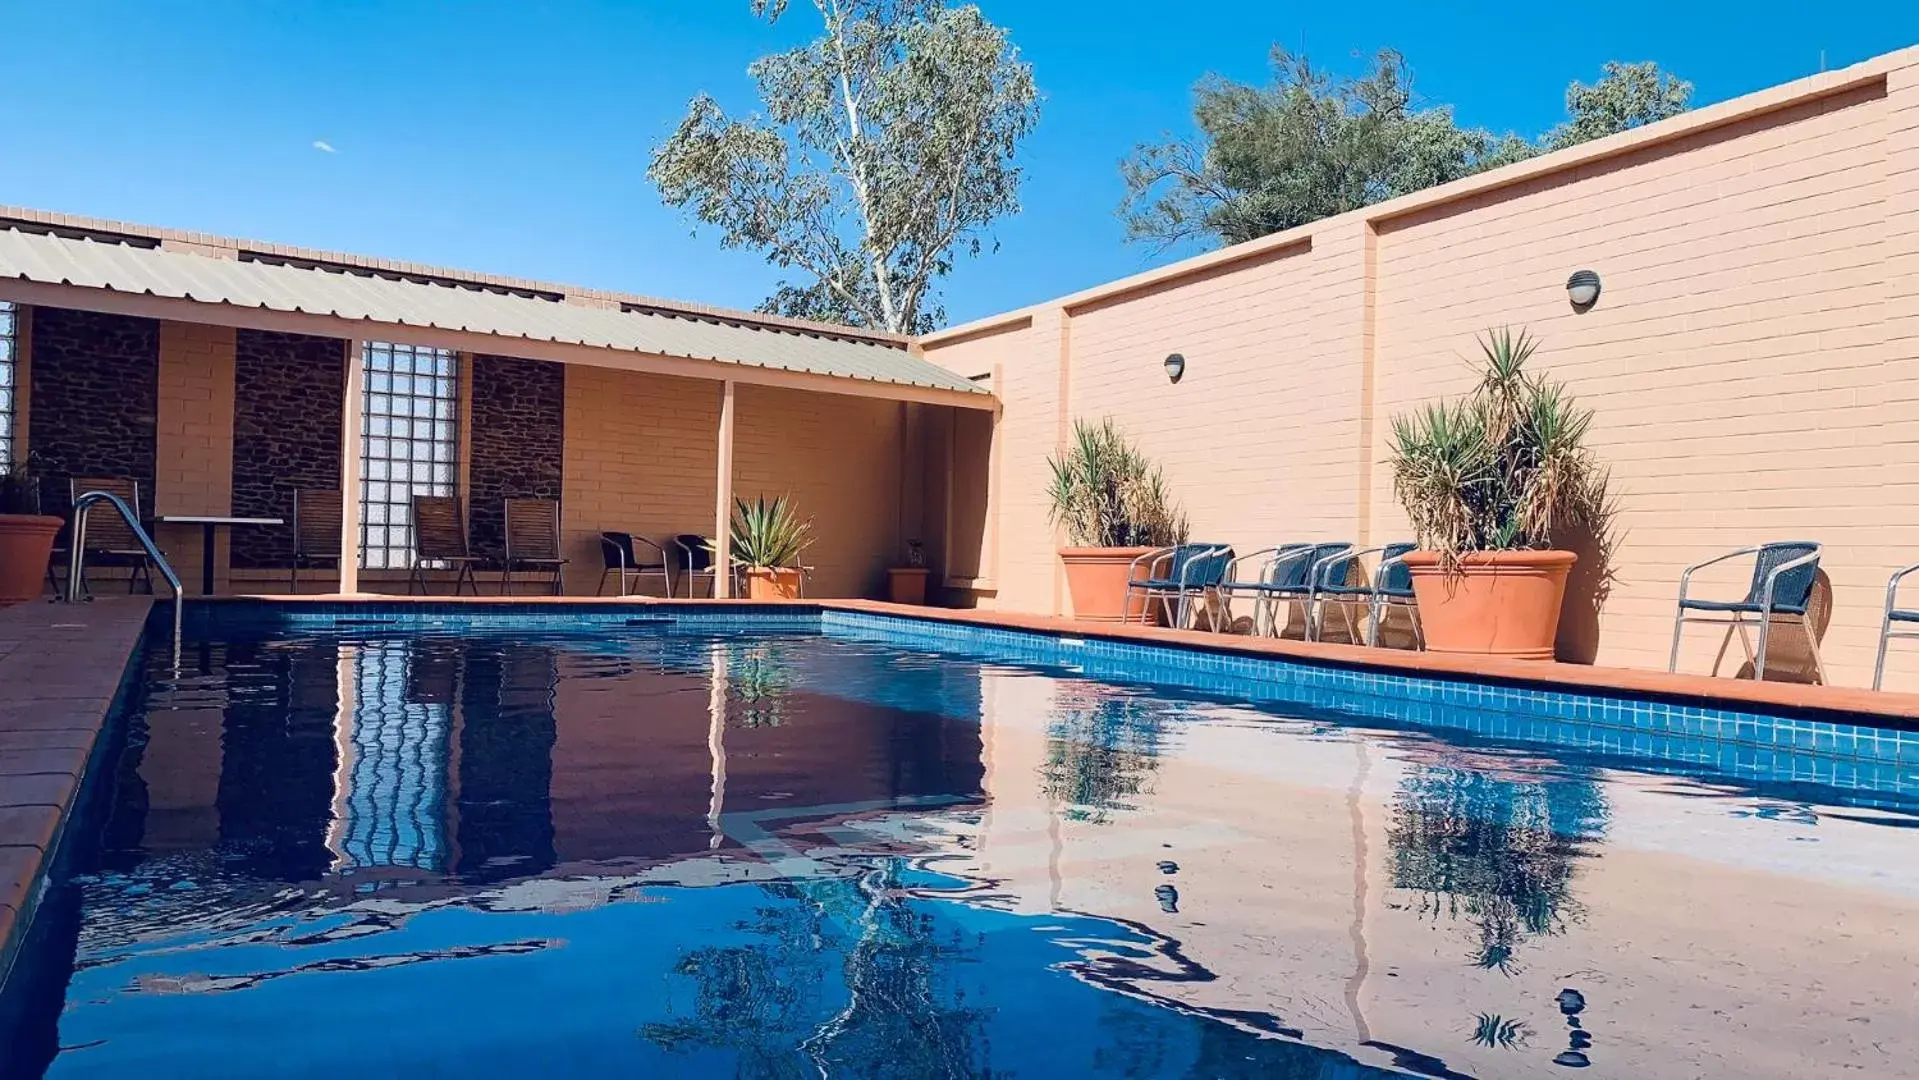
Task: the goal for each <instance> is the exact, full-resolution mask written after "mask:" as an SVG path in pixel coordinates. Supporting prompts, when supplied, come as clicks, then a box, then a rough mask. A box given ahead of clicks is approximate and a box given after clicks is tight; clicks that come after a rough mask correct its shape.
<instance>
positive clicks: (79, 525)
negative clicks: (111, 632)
mask: <svg viewBox="0 0 1919 1080" xmlns="http://www.w3.org/2000/svg"><path fill="white" fill-rule="evenodd" d="M98 502H107V503H112V504H113V508H114V509H115V510H118V511H120V516H121V517H122V518H125V519H126V522H127V528H129V529H132V530H133V535H134V537H135V538H136V539H138V540H139V541H140V546H141V547H143V548H146V549H147V558H149V559H151V560H153V565H155V566H157V567H159V568H160V575H161V576H162V577H164V578H166V579H167V585H168V587H170V588H171V589H172V590H173V655H174V660H175V666H176V667H177V666H178V662H179V656H180V607H181V594H180V575H179V574H176V573H174V572H173V564H172V563H170V562H168V561H167V557H166V556H165V555H162V554H160V549H159V547H157V546H156V545H155V544H154V542H153V537H151V536H148V535H147V531H146V530H145V529H143V528H141V527H140V521H139V519H138V518H137V517H135V516H134V513H133V510H132V509H131V508H129V507H128V506H127V504H126V501H125V500H124V499H122V498H120V496H118V495H115V494H113V493H112V492H110V491H89V492H87V493H86V494H84V495H82V496H80V497H79V498H77V499H75V500H73V536H72V538H71V541H70V542H71V543H72V545H73V555H72V557H71V558H70V560H69V561H68V563H67V603H69V604H76V603H79V602H80V587H81V585H82V584H83V583H84V582H85V581H86V561H87V515H88V514H89V513H91V512H92V510H93V504H94V503H98Z"/></svg>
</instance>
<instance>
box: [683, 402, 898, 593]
mask: <svg viewBox="0 0 1919 1080" xmlns="http://www.w3.org/2000/svg"><path fill="white" fill-rule="evenodd" d="M734 407H735V409H736V410H737V412H736V414H735V417H734V423H735V425H736V427H735V434H734V447H733V490H734V492H735V493H736V494H738V495H739V496H740V497H741V498H745V499H752V498H756V497H758V496H761V495H765V496H767V497H769V498H770V497H773V496H778V495H788V496H790V497H791V501H792V504H793V506H794V508H795V509H796V510H797V511H798V512H799V514H800V515H801V516H803V517H808V518H811V519H812V520H813V546H812V547H811V548H809V549H807V552H806V554H805V556H803V562H804V563H805V564H806V565H807V566H811V567H812V568H813V576H812V579H811V580H810V581H808V582H807V595H809V596H863V597H879V596H884V595H885V591H886V569H887V567H889V566H900V565H904V563H905V561H906V550H905V548H906V544H905V541H906V537H905V536H904V535H903V532H904V531H905V524H906V523H904V522H902V521H901V501H900V494H901V481H902V476H901V469H902V466H903V462H904V460H905V456H906V454H905V445H904V436H905V423H904V420H905V412H904V410H905V406H903V405H901V404H900V403H899V402H897V401H884V400H881V399H879V398H863V397H842V396H839V395H833V394H815V393H809V392H807V391H802V390H783V389H778V388H774V387H767V386H741V387H739V389H738V398H737V399H736V401H735V404H734ZM710 501H711V500H710V498H709V503H710ZM912 527H913V529H914V530H915V531H917V528H918V523H917V522H915V523H913V526H912ZM701 531H707V530H701Z"/></svg>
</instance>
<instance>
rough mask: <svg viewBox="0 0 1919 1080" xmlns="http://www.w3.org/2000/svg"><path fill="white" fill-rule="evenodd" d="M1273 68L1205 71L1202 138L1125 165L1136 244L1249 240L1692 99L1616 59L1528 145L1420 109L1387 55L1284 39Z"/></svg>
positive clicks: (1396, 62) (1403, 71)
mask: <svg viewBox="0 0 1919 1080" xmlns="http://www.w3.org/2000/svg"><path fill="white" fill-rule="evenodd" d="M1272 66H1273V79H1272V81H1271V82H1270V83H1269V84H1267V85H1265V86H1253V85H1249V84H1246V83H1239V82H1234V81H1232V80H1230V79H1225V78H1221V77H1219V76H1216V75H1215V76H1208V77H1207V78H1205V79H1202V80H1201V81H1200V83H1199V85H1198V86H1197V87H1195V89H1194V96H1195V102H1194V108H1193V119H1194V122H1195V124H1196V126H1197V127H1198V129H1199V132H1198V135H1197V136H1195V137H1192V138H1168V139H1166V140H1164V141H1162V142H1159V143H1152V144H1145V145H1142V146H1140V147H1138V148H1137V149H1136V150H1135V151H1134V153H1133V155H1132V156H1131V157H1130V158H1128V159H1127V160H1126V161H1125V162H1124V163H1123V164H1122V165H1121V167H1120V168H1121V176H1122V178H1123V179H1124V180H1125V183H1126V201H1125V203H1124V205H1123V206H1122V207H1121V210H1120V216H1121V217H1122V218H1123V219H1124V220H1125V222H1126V231H1127V238H1128V239H1130V240H1136V241H1146V242H1148V243H1152V244H1154V245H1157V246H1159V247H1162V248H1164V247H1168V246H1172V245H1175V244H1180V243H1185V242H1191V241H1199V242H1202V243H1212V242H1221V243H1226V244H1236V243H1240V242H1242V241H1246V240H1251V239H1254V238H1255V237H1260V236H1265V235H1267V234H1268V233H1274V232H1279V231H1281V230H1284V229H1290V228H1294V227H1296V226H1299V225H1303V224H1305V223H1307V222H1309V221H1316V220H1318V219H1320V218H1323V217H1331V216H1332V215H1334V214H1341V213H1345V212H1347V211H1349V210H1357V209H1359V208H1360V207H1363V206H1370V205H1372V204H1374V203H1378V202H1383V201H1385V200H1387V199H1391V198H1395V197H1397V196H1400V195H1404V194H1407V193H1409V192H1413V191H1418V190H1420V189H1422V188H1428V187H1432V186H1434V185H1436V184H1443V183H1446V182H1448V181H1450V180H1457V179H1459V178H1461V177H1464V176H1468V175H1471V174H1473V173H1475V172H1479V171H1482V170H1485V169H1490V168H1495V167H1497V166H1500V165H1506V164H1510V163H1512V162H1515V161H1523V160H1525V159H1526V158H1528V157H1531V156H1533V155H1534V154H1537V153H1541V152H1544V151H1546V150H1556V149H1561V148H1563V147H1566V146H1571V145H1573V144H1575V143H1579V142H1584V141H1586V140H1587V139H1594V138H1599V137H1600V136H1602V135H1610V134H1612V133H1614V132H1616V131H1624V130H1626V129H1627V128H1631V127H1637V126H1638V125H1640V124H1646V123H1651V122H1652V121H1654V120H1661V119H1664V118H1665V117H1668V116H1671V115H1673V114H1675V113H1678V112H1681V111H1684V109H1685V108H1686V106H1687V103H1688V102H1689V101H1690V100H1691V95H1692V86H1691V84H1689V83H1686V82H1683V81H1680V80H1677V79H1674V78H1673V77H1671V76H1670V75H1667V74H1665V73H1663V72H1661V71H1660V70H1659V68H1658V66H1657V65H1655V64H1651V63H1645V64H1618V63H1609V64H1607V65H1606V68H1605V75H1604V77H1603V78H1601V79H1600V80H1599V81H1598V82H1597V83H1594V84H1593V85H1591V86H1587V85H1585V84H1583V83H1577V82H1576V83H1574V84H1572V86H1571V87H1570V88H1569V89H1568V90H1567V92H1566V108H1567V114H1568V119H1567V121H1566V123H1564V124H1562V125H1560V126H1559V127H1557V128H1554V129H1553V130H1552V131H1551V132H1549V133H1548V134H1547V135H1545V136H1544V137H1542V138H1541V139H1540V140H1538V141H1531V140H1528V139H1525V138H1522V137H1520V136H1519V135H1516V134H1513V133H1510V132H1509V133H1505V134H1497V133H1494V132H1491V131H1488V130H1485V129H1483V128H1472V127H1462V126H1461V125H1460V124H1459V123H1458V122H1457V121H1456V120H1455V119H1454V117H1453V111H1452V108H1451V106H1447V105H1428V104H1426V103H1424V102H1423V101H1422V100H1421V99H1420V98H1419V96H1418V95H1417V94H1416V93H1415V92H1414V90H1413V78H1412V71H1411V69H1410V68H1409V67H1408V66H1407V64H1406V60H1405V58H1404V57H1402V56H1401V55H1400V54H1399V53H1397V52H1394V51H1393V50H1390V49H1388V50H1385V51H1382V52H1380V53H1379V54H1378V55H1377V56H1375V57H1373V59H1372V62H1371V65H1370V67H1369V68H1368V69H1367V71H1366V72H1365V74H1363V75H1360V76H1358V77H1347V76H1337V75H1332V74H1329V73H1327V72H1325V71H1322V70H1320V69H1318V68H1315V67H1314V66H1313V65H1312V64H1311V62H1310V61H1308V60H1307V59H1306V58H1305V57H1304V56H1297V55H1294V54H1293V53H1290V52H1288V51H1286V50H1285V49H1283V48H1278V47H1275V48H1274V49H1273V52H1272Z"/></svg>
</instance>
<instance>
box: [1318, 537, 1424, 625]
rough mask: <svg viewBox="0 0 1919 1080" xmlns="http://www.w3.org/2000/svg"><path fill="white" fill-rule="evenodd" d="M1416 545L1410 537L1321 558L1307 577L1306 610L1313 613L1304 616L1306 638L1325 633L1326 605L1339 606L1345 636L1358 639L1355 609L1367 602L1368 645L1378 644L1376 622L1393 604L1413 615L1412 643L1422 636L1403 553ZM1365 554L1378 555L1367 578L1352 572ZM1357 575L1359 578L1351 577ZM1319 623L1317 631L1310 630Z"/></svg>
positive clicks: (1411, 582)
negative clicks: (1317, 568)
mask: <svg viewBox="0 0 1919 1080" xmlns="http://www.w3.org/2000/svg"><path fill="white" fill-rule="evenodd" d="M1418 547H1419V545H1417V544H1414V543H1411V542H1410V541H1404V540H1402V541H1398V542H1395V543H1391V544H1384V545H1381V546H1379V547H1370V548H1363V549H1361V550H1359V551H1348V552H1343V553H1340V554H1337V555H1334V556H1331V557H1330V558H1329V559H1328V560H1326V561H1325V562H1324V565H1323V567H1322V569H1321V571H1320V572H1319V573H1317V574H1314V575H1312V576H1311V578H1310V579H1309V582H1308V584H1309V585H1312V586H1314V589H1313V596H1312V598H1311V600H1310V603H1311V604H1312V605H1313V607H1309V609H1308V612H1309V614H1310V615H1311V616H1312V617H1311V618H1309V619H1308V620H1307V627H1308V632H1309V634H1310V637H1309V640H1317V638H1318V636H1319V634H1321V633H1324V630H1325V623H1326V615H1325V605H1326V604H1329V603H1331V604H1335V605H1337V606H1338V608H1339V611H1340V614H1341V616H1342V617H1343V619H1344V621H1345V623H1346V632H1347V636H1348V637H1349V638H1350V639H1351V640H1352V642H1353V643H1354V644H1358V643H1359V641H1360V629H1359V622H1358V619H1357V617H1356V615H1355V609H1356V608H1357V607H1358V605H1360V604H1362V603H1363V604H1365V605H1366V612H1367V628H1366V632H1365V642H1366V644H1368V645H1377V644H1379V622H1380V613H1381V609H1382V608H1384V607H1387V606H1390V605H1393V604H1399V605H1403V606H1405V607H1406V608H1407V609H1408V610H1409V611H1412V612H1414V615H1413V638H1414V641H1415V643H1419V642H1420V641H1421V640H1422V637H1421V633H1420V629H1419V617H1418V614H1417V611H1418V609H1417V607H1416V606H1415V605H1414V602H1413V575H1412V571H1411V570H1408V569H1407V568H1406V556H1407V555H1408V554H1410V553H1412V552H1413V551H1414V550H1416V549H1417V548H1418ZM1367 555H1377V556H1379V566H1378V567H1377V568H1376V569H1375V570H1374V571H1373V574H1372V576H1371V578H1370V579H1368V578H1367V577H1366V576H1365V575H1364V574H1363V573H1362V574H1358V575H1355V574H1354V573H1353V570H1354V568H1355V567H1356V566H1358V565H1359V560H1360V559H1362V558H1364V557H1365V556H1367ZM1354 577H1358V578H1359V580H1358V581H1354V580H1352V579H1353V578H1354ZM1314 627H1318V631H1317V632H1315V631H1314V630H1313V628H1314Z"/></svg>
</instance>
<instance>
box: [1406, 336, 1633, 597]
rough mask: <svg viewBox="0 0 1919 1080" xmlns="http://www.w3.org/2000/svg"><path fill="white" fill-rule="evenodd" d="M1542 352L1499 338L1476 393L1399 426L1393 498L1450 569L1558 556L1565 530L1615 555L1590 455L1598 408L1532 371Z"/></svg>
mask: <svg viewBox="0 0 1919 1080" xmlns="http://www.w3.org/2000/svg"><path fill="white" fill-rule="evenodd" d="M1538 347H1539V342H1538V340H1537V339H1535V338H1533V337H1532V336H1530V335H1529V334H1527V333H1526V332H1525V331H1524V330H1521V331H1519V332H1518V333H1516V334H1515V333H1514V332H1512V331H1511V330H1508V329H1503V328H1502V329H1498V330H1494V331H1492V332H1490V333H1489V334H1488V335H1487V336H1486V338H1485V339H1484V340H1482V341H1481V342H1480V349H1481V351H1482V352H1483V353H1484V359H1483V360H1482V361H1481V363H1480V365H1479V384H1478V385H1477V386H1476V387H1474V389H1473V391H1472V393H1471V394H1469V395H1468V396H1467V397H1465V398H1463V399H1461V400H1459V401H1452V402H1438V403H1435V404H1430V405H1427V406H1425V407H1424V408H1422V409H1420V410H1418V411H1416V412H1412V413H1407V414H1402V415H1399V416H1395V417H1394V418H1393V445H1392V467H1393V494H1394V496H1395V497H1397V498H1398V499H1399V502H1400V505H1401V506H1403V507H1405V509H1406V514H1407V516H1408V517H1409V518H1411V519H1412V525H1413V529H1414V530H1415V531H1416V532H1417V533H1418V535H1419V542H1420V544H1421V546H1423V547H1425V548H1427V549H1428V550H1431V551H1436V552H1438V553H1439V555H1440V558H1441V562H1442V564H1443V565H1444V566H1445V567H1446V568H1447V569H1448V570H1452V569H1456V568H1457V567H1458V565H1459V558H1460V556H1461V555H1465V554H1467V553H1469V552H1476V551H1528V550H1537V549H1541V548H1549V547H1552V546H1553V545H1554V542H1555V541H1554V537H1555V536H1557V535H1561V534H1562V533H1563V532H1564V531H1565V530H1567V529H1584V530H1586V531H1588V533H1589V534H1590V535H1591V536H1593V537H1594V538H1595V539H1596V540H1597V541H1598V543H1599V545H1600V549H1601V552H1602V554H1603V553H1604V552H1606V551H1607V550H1608V548H1609V546H1610V543H1611V538H1612V534H1611V520H1612V516H1613V508H1612V504H1611V502H1610V499H1609V498H1608V495H1607V491H1606V488H1607V482H1608V479H1609V476H1608V473H1607V470H1606V469H1605V467H1604V466H1602V465H1601V464H1600V463H1599V461H1598V459H1597V458H1595V457H1594V456H1593V454H1592V452H1591V451H1590V450H1587V449H1586V447H1585V438H1586V433H1587V431H1588V429H1589V428H1590V427H1591V425H1592V411H1591V410H1590V409H1583V408H1580V407H1579V406H1577V405H1575V404H1574V403H1573V400H1572V397H1571V396H1570V395H1569V394H1567V393H1566V389H1565V387H1564V386H1562V385H1560V384H1559V383H1557V382H1554V381H1552V380H1550V379H1546V378H1541V377H1539V376H1535V375H1533V374H1532V373H1531V372H1529V371H1527V370H1526V361H1527V360H1529V359H1531V358H1532V355H1533V353H1534V351H1535V350H1537V349H1538Z"/></svg>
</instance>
